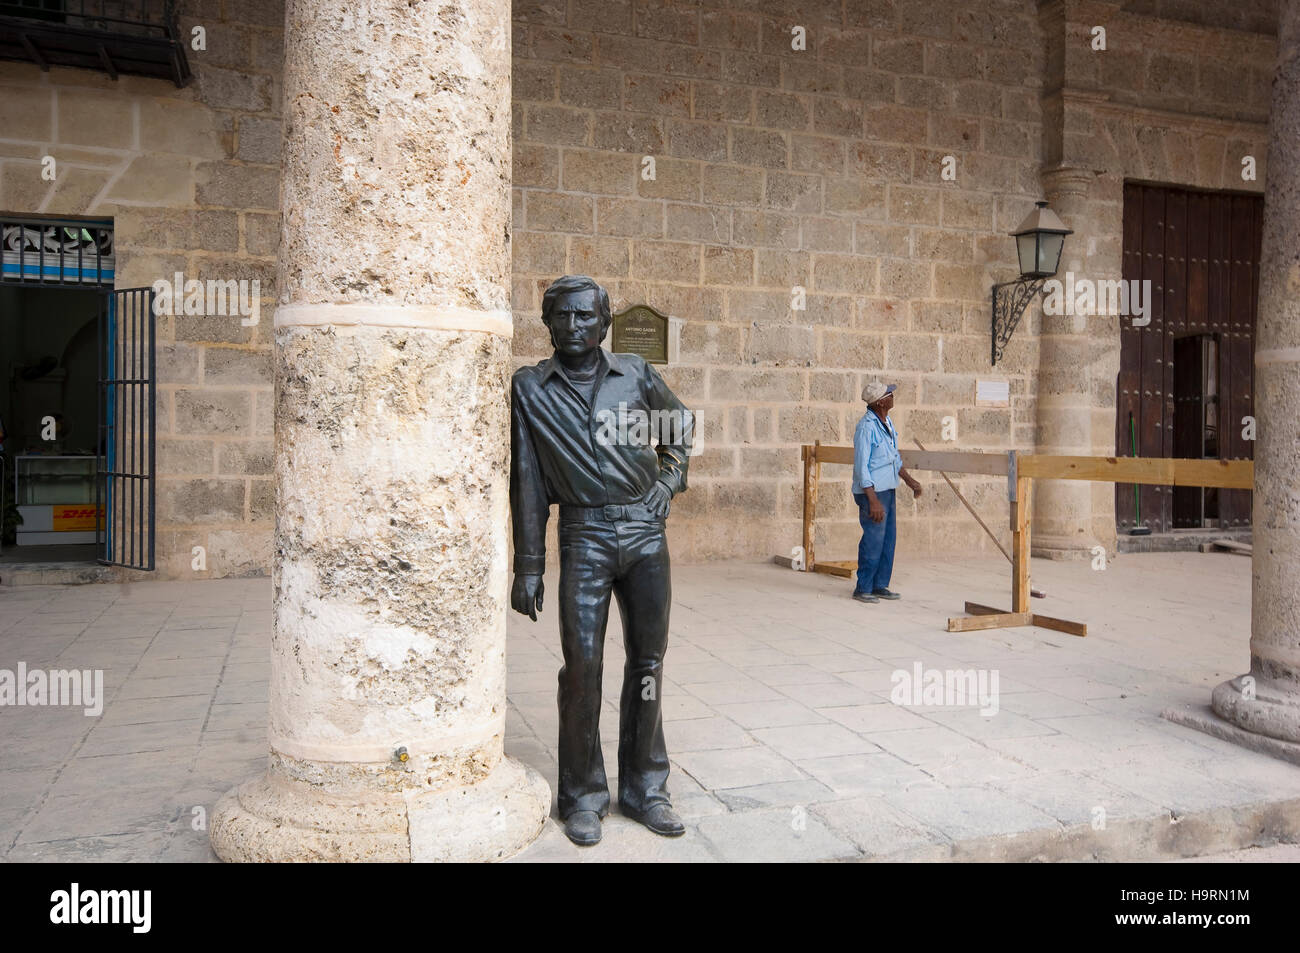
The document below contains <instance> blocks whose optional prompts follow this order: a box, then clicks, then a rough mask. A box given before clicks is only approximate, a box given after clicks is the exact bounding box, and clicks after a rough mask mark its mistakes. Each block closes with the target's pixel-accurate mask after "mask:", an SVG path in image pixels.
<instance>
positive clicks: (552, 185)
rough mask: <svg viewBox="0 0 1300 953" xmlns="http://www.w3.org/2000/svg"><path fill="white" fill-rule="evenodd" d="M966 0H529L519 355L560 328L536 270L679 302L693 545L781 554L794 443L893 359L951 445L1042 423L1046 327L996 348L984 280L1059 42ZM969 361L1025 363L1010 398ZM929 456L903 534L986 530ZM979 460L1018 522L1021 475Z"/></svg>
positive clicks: (826, 542)
mask: <svg viewBox="0 0 1300 953" xmlns="http://www.w3.org/2000/svg"><path fill="white" fill-rule="evenodd" d="M968 6H969V5H964V4H952V3H948V2H943V0H933V2H927V0H921V2H910V0H909V2H907V3H902V2H898V3H892V2H863V3H856V2H855V3H848V4H842V3H840V2H838V0H835V2H813V3H799V4H795V3H744V2H739V0H737V2H732V3H727V2H715V3H709V4H704V5H698V4H682V3H661V2H643V0H640V2H636V3H633V2H631V0H602V2H587V0H574V2H570V3H565V2H562V0H550V2H548V0H539V2H517V3H516V4H515V18H516V19H515V31H514V53H515V94H514V99H515V130H514V131H515V178H514V185H515V213H514V227H515V259H514V260H515V289H514V307H515V311H516V319H515V324H516V332H515V353H516V356H517V359H518V360H519V361H520V362H523V361H534V360H537V359H538V358H539V357H541V356H544V355H545V353H546V352H547V350H548V345H547V342H546V339H545V336H544V333H543V332H544V329H543V327H542V326H541V324H540V321H539V320H538V314H539V307H540V292H541V290H542V289H543V288H544V287H545V285H546V283H547V281H548V280H549V279H550V278H552V277H553V276H555V275H558V274H560V273H563V272H566V271H567V272H585V273H589V274H591V275H592V276H593V277H596V278H597V279H599V280H601V281H602V282H603V283H605V284H606V286H607V287H608V288H609V290H610V293H611V296H612V297H613V299H614V302H615V306H616V307H619V306H625V305H627V304H630V303H636V302H642V301H644V302H648V303H650V304H652V305H654V306H656V307H658V308H659V309H661V310H663V311H666V312H669V313H672V314H674V315H676V316H679V317H681V318H683V319H684V321H685V324H684V327H683V329H682V338H681V360H680V363H678V364H676V365H674V366H670V367H668V368H667V369H666V372H665V376H666V377H667V379H668V380H669V381H670V383H671V384H672V386H673V387H674V388H675V389H676V390H677V392H678V394H679V395H680V396H681V397H682V398H683V399H684V400H685V401H687V403H688V404H689V405H690V406H692V408H693V409H695V410H696V411H697V412H698V414H699V415H700V417H701V419H702V433H703V437H704V440H705V441H706V444H707V448H708V449H707V450H706V451H705V452H704V453H702V454H701V455H699V456H697V457H695V458H694V460H693V461H692V463H691V488H690V491H689V492H688V493H686V494H685V495H684V496H683V497H681V498H680V499H679V500H678V501H677V502H676V503H675V504H674V517H673V519H672V520H671V521H670V527H671V529H672V531H673V532H674V534H675V538H674V540H673V543H674V555H675V556H677V557H678V558H686V559H690V558H709V557H729V556H744V557H761V556H766V555H769V554H772V553H777V552H789V550H790V547H791V546H792V545H793V544H795V543H797V542H798V541H799V538H800V532H799V516H800V513H801V507H802V496H801V470H800V456H799V449H798V448H799V445H800V444H802V443H811V442H813V441H814V440H821V441H823V442H825V443H832V444H845V443H848V442H851V440H852V436H853V429H854V426H855V424H856V422H857V420H858V418H859V417H860V416H861V414H862V412H863V409H864V408H863V404H862V402H861V401H860V399H859V397H858V395H859V393H860V390H861V386H862V383H863V381H864V379H865V378H867V377H869V376H873V375H876V374H883V375H884V376H885V377H886V378H888V379H889V380H891V381H896V382H897V383H898V384H899V394H898V402H897V409H896V410H895V412H894V415H895V419H896V420H897V421H898V423H899V425H900V427H901V430H902V434H903V436H904V440H905V441H906V442H907V443H908V445H909V446H910V445H911V444H910V440H911V437H912V436H917V437H920V438H921V439H922V440H923V441H925V442H926V443H927V446H930V445H941V444H942V443H943V441H942V439H941V427H942V424H941V421H942V418H943V417H944V416H949V415H951V416H953V417H954V418H956V420H957V424H958V439H957V440H956V442H955V444H948V445H947V446H949V447H951V446H954V445H955V446H957V447H960V448H963V449H989V450H991V449H1005V448H1010V447H1021V448H1028V447H1031V446H1032V445H1033V434H1034V408H1033V402H1034V393H1033V370H1034V367H1035V363H1036V357H1037V353H1036V346H1035V340H1034V334H1033V328H1032V327H1026V328H1024V329H1023V330H1022V332H1021V333H1020V334H1018V335H1017V337H1016V339H1015V340H1014V341H1013V343H1012V346H1011V348H1010V350H1009V351H1008V353H1007V356H1006V358H1005V360H1004V361H1003V362H1002V363H1001V364H999V366H998V368H997V369H996V371H991V370H990V367H989V313H988V309H989V306H988V296H989V287H990V285H991V283H992V282H993V281H995V280H1004V279H1006V278H1009V277H1011V276H1012V275H1013V274H1014V264H1013V259H1012V256H1013V254H1014V250H1013V242H1012V240H1011V239H1010V238H1008V237H1006V233H1007V232H1008V231H1009V230H1010V229H1011V228H1013V227H1014V226H1015V225H1016V224H1018V222H1019V221H1020V220H1021V219H1022V218H1023V217H1024V215H1025V214H1026V212H1027V211H1028V210H1029V209H1030V208H1032V205H1033V201H1034V200H1035V199H1036V198H1038V197H1039V196H1040V192H1041V188H1040V184H1039V168H1040V165H1041V155H1040V150H1041V142H1042V135H1041V129H1040V118H1039V117H1040V106H1039V98H1040V85H1041V81H1042V75H1043V65H1044V59H1043V58H1044V46H1043V42H1042V36H1041V33H1040V30H1039V26H1038V21H1037V18H1036V16H1035V11H1034V5H1033V4H1032V3H1026V2H990V3H984V4H980V5H979V9H978V10H973V9H965V8H966V7H968ZM794 27H802V28H803V29H804V31H805V35H806V49H804V50H797V49H794V48H793V46H794V45H796V44H795V39H796V38H795V34H794V33H793V32H792V28H794ZM945 156H952V157H953V159H954V160H955V171H956V179H955V181H945V180H944V178H943V177H942V175H941V173H942V168H943V165H942V164H943V159H944V157H945ZM645 157H653V159H654V160H655V178H654V179H653V180H648V179H646V178H645V177H644V175H643V173H642V169H643V163H644V162H645ZM794 286H800V287H803V288H804V289H806V292H807V309H806V310H804V311H799V310H794V309H792V307H791V303H792V296H791V289H792V288H793V287H794ZM977 378H994V379H1000V380H1008V381H1009V383H1010V390H1011V395H1012V400H1011V406H1010V407H1006V408H997V409H983V408H976V406H975V382H976V379H977ZM825 478H826V479H825V480H824V483H823V490H822V494H821V503H820V508H819V518H820V528H821V530H822V532H821V533H819V542H818V552H819V554H820V555H821V556H822V558H844V557H846V556H849V555H850V554H851V553H852V552H854V551H855V546H856V538H857V535H859V533H860V531H859V530H858V529H857V520H856V508H855V507H854V506H853V503H852V499H851V497H850V495H849V489H848V470H847V468H827V469H826V471H825ZM922 479H923V482H925V483H926V484H927V492H926V495H925V497H924V499H923V500H922V501H921V502H920V503H919V504H917V505H916V506H915V508H914V505H913V503H912V502H911V501H910V499H909V500H908V501H906V502H904V503H903V504H902V506H901V507H900V539H901V545H902V546H903V547H904V548H905V549H907V550H909V551H912V552H920V553H928V552H933V551H956V550H960V551H967V552H969V551H980V550H984V549H986V548H987V549H988V550H989V551H992V547H991V545H989V544H988V543H987V540H985V539H984V538H983V534H982V532H981V531H980V529H979V528H978V526H976V525H975V523H974V522H973V521H972V520H971V519H970V517H969V516H968V515H966V514H965V512H964V511H963V510H962V509H961V508H960V504H959V503H958V502H957V501H956V500H955V499H954V498H953V496H952V494H951V493H950V491H949V490H948V489H947V487H945V486H944V485H943V484H942V483H941V482H938V480H937V477H936V478H934V479H933V480H932V479H931V478H930V477H929V476H925V477H923V478H922ZM961 482H962V483H963V484H964V485H965V487H966V488H967V489H968V490H969V491H970V494H971V495H972V496H973V498H974V502H975V504H976V506H977V507H978V508H979V509H981V510H982V511H983V512H985V513H988V514H989V515H990V517H991V519H990V522H991V523H993V524H995V525H1002V524H1003V523H1005V518H1003V517H1002V515H1001V514H1002V513H1004V512H1005V511H1004V510H1001V507H1004V506H1005V487H1002V486H999V485H998V483H997V481H994V480H991V481H977V480H975V479H973V478H972V479H969V480H962V481H961Z"/></svg>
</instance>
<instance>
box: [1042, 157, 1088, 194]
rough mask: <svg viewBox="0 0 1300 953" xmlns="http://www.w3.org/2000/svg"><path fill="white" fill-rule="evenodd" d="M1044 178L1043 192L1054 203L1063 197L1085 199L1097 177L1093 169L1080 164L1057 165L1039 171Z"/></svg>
mask: <svg viewBox="0 0 1300 953" xmlns="http://www.w3.org/2000/svg"><path fill="white" fill-rule="evenodd" d="M1039 176H1040V177H1041V178H1042V180H1043V194H1044V195H1046V196H1047V200H1048V201H1049V202H1051V203H1053V204H1058V203H1059V202H1060V201H1061V200H1062V199H1085V198H1087V197H1088V192H1089V190H1090V189H1091V188H1092V183H1093V182H1095V181H1096V179H1097V173H1096V171H1095V170H1093V169H1084V168H1081V167H1079V166H1069V165H1055V166H1052V167H1051V168H1045V169H1043V170H1042V171H1041V172H1039Z"/></svg>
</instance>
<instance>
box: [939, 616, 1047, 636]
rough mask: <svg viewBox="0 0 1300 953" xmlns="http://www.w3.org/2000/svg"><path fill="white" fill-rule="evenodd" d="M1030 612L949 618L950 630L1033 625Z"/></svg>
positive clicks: (973, 630)
mask: <svg viewBox="0 0 1300 953" xmlns="http://www.w3.org/2000/svg"><path fill="white" fill-rule="evenodd" d="M1032 618H1033V613H1030V612H999V613H997V614H995V615H977V616H973V617H970V618H953V619H949V620H948V631H949V632H975V631H978V630H980V629H1005V628H1010V627H1012V626H1017V625H1032V623H1031V622H1030V620H1031V619H1032Z"/></svg>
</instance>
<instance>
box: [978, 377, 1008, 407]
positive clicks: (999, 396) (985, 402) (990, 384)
mask: <svg viewBox="0 0 1300 953" xmlns="http://www.w3.org/2000/svg"><path fill="white" fill-rule="evenodd" d="M975 406H976V407H1010V406H1011V383H1010V382H1009V381H979V380H977V381H976V382H975Z"/></svg>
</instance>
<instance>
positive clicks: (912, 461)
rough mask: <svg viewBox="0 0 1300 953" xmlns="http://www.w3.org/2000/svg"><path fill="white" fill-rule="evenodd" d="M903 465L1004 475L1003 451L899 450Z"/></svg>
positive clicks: (1005, 465) (912, 468)
mask: <svg viewBox="0 0 1300 953" xmlns="http://www.w3.org/2000/svg"><path fill="white" fill-rule="evenodd" d="M899 453H900V455H901V456H902V458H903V466H904V467H906V468H907V469H909V470H946V471H948V472H949V473H978V474H982V475H984V476H1003V477H1004V476H1006V475H1007V467H1008V463H1007V455H1006V454H1005V453H975V452H973V451H967V450H901V451H899Z"/></svg>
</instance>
